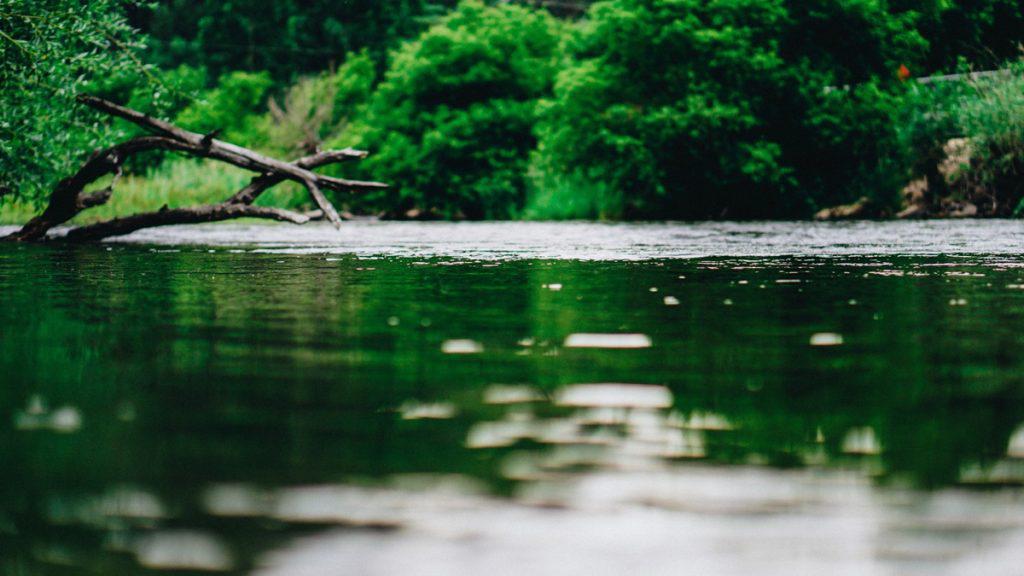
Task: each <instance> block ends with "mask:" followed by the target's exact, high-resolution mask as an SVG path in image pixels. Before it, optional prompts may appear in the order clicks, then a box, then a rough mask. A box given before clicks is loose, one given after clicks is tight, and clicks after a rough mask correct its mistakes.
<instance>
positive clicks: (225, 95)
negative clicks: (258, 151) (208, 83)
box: [175, 72, 272, 143]
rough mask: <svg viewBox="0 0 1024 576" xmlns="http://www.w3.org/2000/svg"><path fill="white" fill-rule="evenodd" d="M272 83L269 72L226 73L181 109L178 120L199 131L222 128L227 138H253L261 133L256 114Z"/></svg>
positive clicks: (181, 123)
mask: <svg viewBox="0 0 1024 576" xmlns="http://www.w3.org/2000/svg"><path fill="white" fill-rule="evenodd" d="M271 84H272V83H271V80H270V75H269V74H267V73H266V72H260V73H251V72H231V73H229V74H225V75H224V76H222V77H221V78H220V80H219V81H218V83H217V86H216V88H213V89H212V90H209V91H208V92H206V93H205V94H203V95H202V96H201V97H200V98H199V99H197V100H195V101H194V102H193V103H192V104H190V105H189V106H188V107H186V108H185V109H184V110H182V111H181V112H180V113H179V114H178V116H177V118H176V119H175V121H176V122H177V123H178V124H179V125H181V126H182V127H183V128H187V129H189V130H193V131H196V132H202V133H209V132H213V131H214V130H221V131H222V138H223V139H225V140H229V141H236V142H239V143H245V142H249V141H252V140H254V139H257V138H258V137H259V132H258V127H257V118H258V116H260V115H261V113H262V111H263V110H264V109H265V108H264V105H265V103H266V96H267V91H268V90H269V89H270V87H271Z"/></svg>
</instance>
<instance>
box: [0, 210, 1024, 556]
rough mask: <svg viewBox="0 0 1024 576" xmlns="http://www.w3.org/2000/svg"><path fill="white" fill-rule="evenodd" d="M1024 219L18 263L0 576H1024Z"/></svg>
mask: <svg viewBox="0 0 1024 576" xmlns="http://www.w3.org/2000/svg"><path fill="white" fill-rule="evenodd" d="M1021 227H1022V225H1021V224H1020V223H1018V222H1015V221H985V222H979V221H972V222H928V223H881V224H879V223H874V224H845V225H831V224H828V225H821V224H786V223H783V224H779V223H753V224H696V225H687V224H651V225H643V224H641V225H622V224H618V225H608V224H582V223H578V224H567V225H556V224H396V223H386V224H381V223H352V224H346V226H345V227H344V228H343V229H342V231H340V232H336V231H334V230H333V229H331V228H329V227H321V226H307V227H287V226H265V225H246V224H229V225H215V226H199V227H175V228H167V229H157V230H152V231H146V232H143V233H139V234H136V235H133V236H131V237H128V238H126V239H121V240H118V241H116V242H111V243H106V244H103V245H98V246H80V247H76V246H64V245H60V244H52V245H42V246H11V245H0V374H2V375H3V376H0V378H2V380H3V383H4V385H3V386H0V574H4V575H8V574H10V575H15V574H17V575H21V574H160V573H168V572H172V573H173V572H181V573H194V572H198V571H203V572H222V573H239V574H244V573H256V574H274V575H277V574H283V575H298V574H311V575H312V574H316V575H323V574H371V575H372V574H395V573H409V574H480V573H493V574H554V573H558V574H622V573H642V574H680V573H683V574H686V573H692V574H750V573H757V574H820V573H823V572H825V571H826V570H827V571H828V572H829V573H839V574H1014V573H1016V572H1015V570H1017V569H1018V568H1019V566H1020V565H1021V562H1022V561H1024V489H1022V483H1024V428H1022V424H1024V372H1022V370H1021V369H1022V367H1024V366H1022V364H1024V359H1022V355H1021V354H1020V350H1021V344H1022V343H1024V332H1022V330H1021V328H1022V326H1024V257H1021V256H1020V255H1021V254H1024V235H1022V234H1021V232H1022V230H1021Z"/></svg>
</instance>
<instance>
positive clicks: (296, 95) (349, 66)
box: [266, 53, 377, 154]
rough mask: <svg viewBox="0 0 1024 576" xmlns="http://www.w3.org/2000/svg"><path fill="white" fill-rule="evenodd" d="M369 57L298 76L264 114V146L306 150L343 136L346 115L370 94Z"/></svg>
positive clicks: (372, 69) (371, 68)
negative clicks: (329, 69) (298, 78)
mask: <svg viewBox="0 0 1024 576" xmlns="http://www.w3.org/2000/svg"><path fill="white" fill-rule="evenodd" d="M376 76H377V73H376V69H375V67H374V64H373V61H372V60H371V59H370V57H369V56H368V55H367V54H365V53H362V54H359V55H357V56H354V57H352V58H350V59H349V60H348V61H347V62H345V64H344V66H342V67H341V68H339V69H338V70H337V71H336V72H333V73H331V72H327V73H324V74H320V75H318V76H310V77H306V78H302V79H300V80H299V81H298V82H296V83H295V84H294V85H292V86H291V87H290V88H289V89H288V90H287V92H285V94H284V98H283V99H282V100H281V101H280V103H278V101H277V100H275V99H271V101H270V112H269V114H268V116H267V117H266V132H267V133H266V138H267V146H268V147H269V148H272V149H274V150H277V151H280V152H282V153H285V154H294V153H296V152H303V153H309V152H312V151H314V150H315V149H317V148H318V147H320V146H321V144H322V143H323V142H324V141H327V140H338V139H342V138H344V135H345V133H346V130H347V129H348V127H349V122H350V118H352V117H353V116H355V115H356V114H357V113H358V112H359V111H360V110H361V109H362V107H363V106H364V105H365V104H366V102H367V100H369V98H370V94H371V93H372V90H373V85H374V81H375V80H376Z"/></svg>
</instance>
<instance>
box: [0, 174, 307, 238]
mask: <svg viewBox="0 0 1024 576" xmlns="http://www.w3.org/2000/svg"><path fill="white" fill-rule="evenodd" d="M252 176H253V173H252V172H249V171H247V170H242V169H240V168H236V167H234V166H231V165H227V164H223V163H219V162H202V161H197V160H191V159H181V160H172V161H168V162H164V163H162V164H160V165H159V166H158V167H156V168H154V169H152V170H150V171H149V172H148V173H146V174H144V175H127V176H125V177H123V178H122V179H121V180H120V181H119V182H118V183H117V184H116V185H115V187H114V194H113V196H112V197H111V198H110V201H109V202H107V203H106V204H104V205H103V206H97V207H96V208H91V209H89V210H86V211H84V212H82V213H81V214H79V215H78V216H77V217H75V218H74V219H73V220H71V224H74V225H82V224H90V223H93V222H99V221H101V220H107V219H109V218H115V217H118V216H129V215H132V214H139V213H142V212H153V211H156V210H159V209H161V208H162V207H164V206H167V207H168V208H178V207H183V206H198V205H201V204H215V203H217V202H222V201H224V200H225V199H227V198H228V197H229V196H231V194H234V193H235V192H236V191H237V190H239V189H240V188H243V187H244V186H246V185H247V184H249V181H250V180H251V179H252ZM109 183H110V179H109V178H106V179H104V180H102V181H100V182H97V183H96V184H94V185H93V186H92V187H90V189H95V188H102V187H104V186H106V185H108V184H109ZM306 203H307V201H306V197H305V195H304V193H303V191H302V190H299V189H298V187H297V186H295V185H292V184H291V183H284V184H280V185H278V186H275V187H274V188H273V189H271V190H269V191H267V192H265V193H264V194H263V196H261V197H260V199H259V200H258V201H257V204H259V205H261V206H277V207H280V208H296V207H299V206H303V205H305V204H306ZM42 209H43V207H42V206H33V205H32V204H29V203H26V202H22V201H18V200H13V199H12V200H7V201H3V200H0V225H11V224H24V223H25V222H27V221H28V220H29V219H30V218H32V217H33V216H35V215H37V214H39V212H41V211H42Z"/></svg>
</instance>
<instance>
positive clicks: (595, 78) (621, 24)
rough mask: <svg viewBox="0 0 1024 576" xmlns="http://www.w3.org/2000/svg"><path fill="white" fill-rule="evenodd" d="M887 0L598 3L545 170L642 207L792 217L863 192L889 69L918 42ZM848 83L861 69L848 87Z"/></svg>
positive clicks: (567, 85)
mask: <svg viewBox="0 0 1024 576" xmlns="http://www.w3.org/2000/svg"><path fill="white" fill-rule="evenodd" d="M885 7H886V4H885V3H883V2H880V1H875V0H860V1H852V2H820V3H816V4H815V5H814V9H808V5H807V3H800V2H787V1H783V0H775V1H769V2H764V1H760V0H727V1H726V0H723V1H720V2H702V1H700V0H609V1H605V2H600V3H597V4H595V5H594V6H593V8H592V9H591V13H590V17H589V20H588V21H586V22H584V24H583V25H582V26H581V28H580V30H579V32H578V34H577V35H576V36H575V38H574V39H573V41H572V43H571V46H570V49H569V52H570V54H571V55H572V57H573V58H572V62H571V64H570V65H569V66H568V68H567V69H565V70H564V71H562V72H561V73H560V74H559V76H558V79H557V82H556V85H555V97H554V99H553V101H552V102H551V104H550V106H549V107H548V108H547V110H546V113H545V115H544V120H543V122H542V124H541V129H540V134H541V144H540V148H539V150H540V154H538V155H537V156H536V158H537V159H538V164H537V166H536V167H537V170H539V171H540V172H545V173H554V174H556V175H562V176H563V177H564V176H570V175H571V176H573V177H576V178H583V179H591V180H597V181H599V182H600V183H603V184H604V185H607V186H610V187H611V188H612V189H614V190H618V191H621V193H622V194H623V197H624V215H625V216H626V217H634V218H637V217H642V218H665V217H675V218H716V217H734V218H736V217H738V218H749V217H779V216H799V215H806V214H808V213H809V212H810V210H811V209H812V208H813V207H814V206H815V205H816V204H818V203H822V202H839V201H848V200H849V199H852V198H855V197H857V196H858V195H860V194H861V193H862V189H863V188H865V187H867V186H868V185H867V184H864V183H863V182H869V181H871V180H872V179H876V178H877V177H878V175H879V174H880V171H879V169H878V165H879V164H880V162H882V160H883V158H884V153H883V152H884V151H885V150H888V149H889V148H890V147H891V141H892V138H894V135H893V130H892V129H891V127H889V126H887V123H888V121H889V115H890V114H891V111H892V105H893V102H894V99H893V97H892V94H893V93H894V91H896V90H898V89H897V88H895V87H894V86H893V85H894V84H895V82H894V80H895V78H894V71H895V70H896V68H897V65H898V63H899V62H900V61H901V60H903V59H905V58H909V57H910V56H911V54H913V52H914V50H915V48H923V47H924V42H923V40H921V38H920V36H919V35H918V34H917V33H916V32H915V31H914V29H913V23H914V17H913V13H895V12H893V13H890V12H888V11H887V10H886V9H885ZM876 78H886V80H887V81H878V80H876ZM853 82H858V83H860V82H867V83H868V84H867V85H866V86H864V87H860V88H857V89H854V90H844V89H842V85H843V84H845V83H853ZM830 86H832V87H835V88H837V89H836V90H832V91H828V90H827V88H828V87H830ZM876 129H877V131H876ZM865 171H866V172H867V174H868V176H867V177H866V178H864V179H862V181H863V182H862V183H861V184H857V183H856V182H853V183H848V182H846V181H843V180H842V179H841V178H837V177H836V176H841V177H849V176H850V175H851V174H859V173H862V172H865ZM889 192H890V193H891V192H892V190H889Z"/></svg>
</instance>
